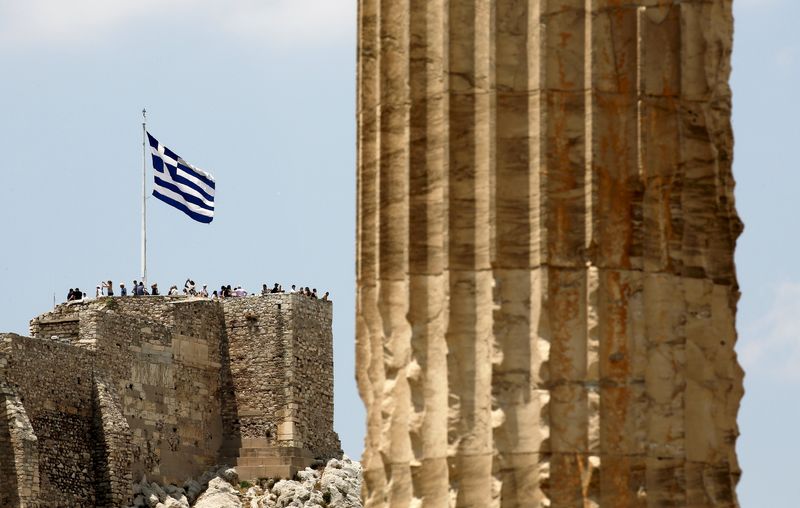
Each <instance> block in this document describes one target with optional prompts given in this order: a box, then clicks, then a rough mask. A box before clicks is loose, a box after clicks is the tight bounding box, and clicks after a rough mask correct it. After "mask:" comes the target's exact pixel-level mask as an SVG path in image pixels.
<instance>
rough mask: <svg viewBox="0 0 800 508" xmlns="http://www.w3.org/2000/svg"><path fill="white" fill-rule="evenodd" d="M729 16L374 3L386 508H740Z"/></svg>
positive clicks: (361, 189)
mask: <svg viewBox="0 0 800 508" xmlns="http://www.w3.org/2000/svg"><path fill="white" fill-rule="evenodd" d="M732 5H733V2H732V1H730V0H713V1H712V0H625V1H621V0H593V1H588V0H547V1H544V0H533V1H516V0H458V1H452V0H451V1H445V0H393V1H380V0H360V1H359V39H358V48H359V55H358V112H357V115H358V130H359V133H358V151H359V153H358V218H357V228H358V230H357V239H358V245H357V253H358V254H357V261H356V267H357V268H356V271H357V278H358V283H357V289H358V296H357V299H358V300H357V301H358V306H357V308H358V310H357V340H356V342H357V361H356V365H357V378H358V385H359V390H360V394H361V397H362V398H363V400H364V403H365V405H366V407H367V420H368V424H367V425H368V428H367V438H366V449H365V451H364V455H363V457H362V461H363V464H364V479H365V490H364V493H365V499H364V502H365V505H366V506H370V507H372V508H379V507H392V508H400V507H408V506H415V507H416V506H426V507H427V506H432V507H434V506H435V507H438V506H457V507H465V508H466V507H475V508H485V507H523V506H524V507H545V506H549V507H553V508H561V507H565V508H566V507H569V508H572V507H577V506H582V507H602V508H617V507H666V506H674V507H679V506H680V507H683V506H691V507H696V508H700V507H726V508H732V507H735V506H737V499H736V491H735V487H736V483H737V481H738V478H739V475H740V470H739V465H738V463H737V460H736V453H735V442H736V437H737V435H738V428H737V424H736V415H737V411H738V407H739V400H740V398H741V396H742V371H741V368H740V367H739V365H738V363H737V360H736V353H735V351H734V344H735V341H736V330H735V327H734V317H735V312H736V302H737V300H738V297H739V292H738V286H737V282H736V273H735V268H734V263H733V252H734V246H735V243H736V238H737V237H738V235H739V233H740V232H741V229H742V225H741V222H740V221H739V218H738V216H737V214H736V210H735V207H734V195H733V186H734V183H733V175H732V173H731V162H732V156H733V154H732V151H733V137H732V132H731V124H730V113H731V91H730V87H729V86H728V78H729V75H730V55H731V48H732V35H733V33H732V32H733V19H732Z"/></svg>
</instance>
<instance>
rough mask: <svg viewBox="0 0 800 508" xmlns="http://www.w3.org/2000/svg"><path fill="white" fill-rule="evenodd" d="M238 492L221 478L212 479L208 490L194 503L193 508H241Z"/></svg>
mask: <svg viewBox="0 0 800 508" xmlns="http://www.w3.org/2000/svg"><path fill="white" fill-rule="evenodd" d="M241 506H242V502H241V500H240V499H239V496H238V491H237V490H236V489H234V488H233V486H232V485H231V484H230V483H228V482H227V481H226V480H225V479H223V478H213V479H211V480H210V481H209V482H208V488H207V489H206V491H205V492H203V494H202V495H201V496H200V497H199V498H198V499H197V501H195V503H194V507H195V508H241Z"/></svg>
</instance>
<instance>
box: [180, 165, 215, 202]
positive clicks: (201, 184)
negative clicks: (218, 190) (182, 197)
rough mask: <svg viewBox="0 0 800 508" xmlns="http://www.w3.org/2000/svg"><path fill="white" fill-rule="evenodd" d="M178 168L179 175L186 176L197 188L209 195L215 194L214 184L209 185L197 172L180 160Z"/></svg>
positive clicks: (187, 180)
mask: <svg viewBox="0 0 800 508" xmlns="http://www.w3.org/2000/svg"><path fill="white" fill-rule="evenodd" d="M177 169H178V171H180V173H179V174H178V176H179V177H182V178H184V179H185V180H186V182H187V183H188V182H191V185H193V186H194V187H195V188H197V189H198V190H200V191H201V192H203V193H204V194H206V195H207V196H212V195H214V186H213V185H211V186H209V185H207V184H206V183H205V181H204V180H202V179H200V178H199V177H198V176H197V173H196V172H194V171H191V170H190V169H189V168H188V167H186V166H184V165H183V164H181V163H180V162H179V163H178V168H177Z"/></svg>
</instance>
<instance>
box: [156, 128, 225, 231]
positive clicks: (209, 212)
mask: <svg viewBox="0 0 800 508" xmlns="http://www.w3.org/2000/svg"><path fill="white" fill-rule="evenodd" d="M147 139H148V140H149V141H150V153H152V154H153V169H155V170H156V172H155V185H154V186H153V196H155V197H157V198H158V199H160V200H161V201H163V202H164V203H166V204H168V205H171V206H174V207H175V208H177V209H178V210H180V211H182V212H183V213H185V214H186V215H188V216H189V217H191V218H192V219H194V220H196V221H197V222H205V223H208V222H211V221H212V220H213V219H214V190H215V187H216V184H215V183H214V177H213V176H211V175H210V174H208V173H206V172H205V171H203V170H202V169H199V168H196V167H194V166H192V165H191V164H189V163H188V162H186V161H185V160H183V159H182V158H180V157H179V156H178V154H176V153H175V152H173V151H172V150H170V149H169V148H167V147H166V146H164V145H162V144H161V143H159V142H158V140H157V139H156V138H154V137H153V136H151V135H150V133H149V132H148V133H147Z"/></svg>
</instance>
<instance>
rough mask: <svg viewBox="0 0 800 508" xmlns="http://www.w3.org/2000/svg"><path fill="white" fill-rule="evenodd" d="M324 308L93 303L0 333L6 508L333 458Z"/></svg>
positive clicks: (1, 492)
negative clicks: (23, 330)
mask: <svg viewBox="0 0 800 508" xmlns="http://www.w3.org/2000/svg"><path fill="white" fill-rule="evenodd" d="M331 307H332V304H331V303H330V302H321V301H317V300H311V299H309V298H306V297H303V296H301V295H287V294H276V295H267V296H254V297H245V298H235V299H228V300H225V301H211V300H205V299H199V298H186V297H124V298H100V299H97V300H92V301H89V302H83V303H70V304H64V305H60V306H58V307H56V309H54V310H53V311H52V312H49V313H47V314H44V315H42V316H39V317H38V318H35V319H34V320H32V321H31V326H30V330H31V335H32V337H22V336H19V335H15V334H4V335H0V403H1V404H2V405H0V506H31V507H33V506H42V507H45V506H46V507H51V506H127V504H128V503H129V502H130V498H131V495H132V484H133V481H138V480H139V479H140V478H141V477H142V476H143V475H146V476H147V478H148V479H150V480H154V481H158V482H160V483H181V482H183V481H184V480H186V479H188V478H191V477H194V476H198V475H200V474H201V473H202V472H204V471H205V470H207V469H208V468H209V467H210V466H212V465H213V464H217V463H229V464H232V465H237V466H239V469H240V476H241V477H242V478H243V479H255V478H258V477H267V476H291V475H292V474H293V473H294V472H295V471H297V470H298V469H299V468H302V467H305V466H307V465H310V464H311V463H313V462H314V461H317V460H327V459H329V458H331V457H337V456H340V455H341V446H340V443H339V439H338V436H337V435H336V433H335V432H334V431H333V393H332V389H333V364H332V363H333V351H332V335H331V316H332V314H331Z"/></svg>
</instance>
